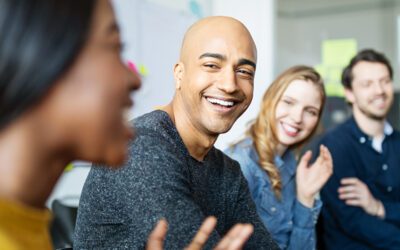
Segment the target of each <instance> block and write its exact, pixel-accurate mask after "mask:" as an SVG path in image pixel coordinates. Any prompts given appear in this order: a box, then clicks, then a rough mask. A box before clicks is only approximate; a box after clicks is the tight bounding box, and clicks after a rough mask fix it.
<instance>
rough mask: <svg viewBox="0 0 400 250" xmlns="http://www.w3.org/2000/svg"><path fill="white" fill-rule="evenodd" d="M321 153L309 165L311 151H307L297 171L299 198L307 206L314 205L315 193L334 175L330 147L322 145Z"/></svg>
mask: <svg viewBox="0 0 400 250" xmlns="http://www.w3.org/2000/svg"><path fill="white" fill-rule="evenodd" d="M319 150H320V154H319V156H318V158H317V159H316V160H315V162H314V163H313V164H312V165H311V166H309V164H308V163H309V161H310V159H311V156H312V153H311V151H307V152H306V153H305V154H304V155H303V157H301V159H300V163H299V165H298V166H297V171H296V188H297V199H298V200H299V201H300V202H301V203H302V204H303V205H304V206H306V207H310V208H311V207H313V205H314V199H315V195H316V194H317V193H318V192H319V191H320V190H321V188H322V187H323V186H324V184H325V183H326V182H327V181H328V179H329V177H330V176H331V175H332V171H333V163H332V156H331V153H330V152H329V150H328V148H327V147H325V146H323V145H321V146H320V149H319Z"/></svg>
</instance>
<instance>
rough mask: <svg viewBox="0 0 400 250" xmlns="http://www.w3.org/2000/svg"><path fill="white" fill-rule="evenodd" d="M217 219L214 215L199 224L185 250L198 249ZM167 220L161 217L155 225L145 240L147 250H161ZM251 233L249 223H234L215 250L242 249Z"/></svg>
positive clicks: (205, 240)
mask: <svg viewBox="0 0 400 250" xmlns="http://www.w3.org/2000/svg"><path fill="white" fill-rule="evenodd" d="M216 224H217V219H216V218H215V217H212V216H210V217H208V218H207V219H206V220H205V221H204V222H203V224H202V225H201V227H200V229H199V231H198V232H197V234H196V235H195V237H194V238H193V240H192V242H191V243H190V245H189V246H187V247H186V248H185V250H200V249H202V248H203V246H204V244H205V243H206V242H207V239H208V237H210V234H211V233H212V231H213V230H214V228H215V225H216ZM167 228H168V225H167V222H166V220H164V219H162V220H161V221H159V222H158V224H157V226H156V227H155V228H154V230H153V231H152V232H151V234H150V236H149V239H148V240H147V245H146V249H147V250H161V249H163V245H164V244H163V243H164V238H165V235H166V233H167ZM252 233H253V226H252V225H250V224H236V225H235V226H234V227H233V228H232V229H231V230H229V232H228V233H227V234H226V235H225V237H224V238H222V239H221V241H220V242H219V243H218V245H217V246H216V247H215V250H238V249H242V247H243V245H244V243H245V242H246V241H247V240H248V239H249V237H250V235H251V234H252Z"/></svg>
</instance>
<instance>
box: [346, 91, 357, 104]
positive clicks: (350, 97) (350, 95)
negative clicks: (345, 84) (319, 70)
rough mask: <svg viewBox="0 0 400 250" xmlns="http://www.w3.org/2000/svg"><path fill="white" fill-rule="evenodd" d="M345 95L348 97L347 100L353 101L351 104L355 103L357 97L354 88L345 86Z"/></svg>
mask: <svg viewBox="0 0 400 250" xmlns="http://www.w3.org/2000/svg"><path fill="white" fill-rule="evenodd" d="M344 96H345V97H346V101H347V102H348V103H351V104H353V103H354V99H355V97H354V93H353V90H352V89H349V88H344Z"/></svg>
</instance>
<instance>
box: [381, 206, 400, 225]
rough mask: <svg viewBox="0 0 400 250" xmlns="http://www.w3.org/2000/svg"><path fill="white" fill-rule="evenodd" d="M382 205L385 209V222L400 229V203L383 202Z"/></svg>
mask: <svg viewBox="0 0 400 250" xmlns="http://www.w3.org/2000/svg"><path fill="white" fill-rule="evenodd" d="M382 204H383V206H384V207H385V221H387V222H390V223H393V224H395V225H396V226H397V227H400V212H399V211H400V202H396V201H382Z"/></svg>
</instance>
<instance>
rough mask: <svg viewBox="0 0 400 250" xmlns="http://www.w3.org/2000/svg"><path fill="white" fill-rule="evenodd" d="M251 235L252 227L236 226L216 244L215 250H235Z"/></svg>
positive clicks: (245, 225) (248, 225)
mask: <svg viewBox="0 0 400 250" xmlns="http://www.w3.org/2000/svg"><path fill="white" fill-rule="evenodd" d="M252 233H253V226H252V225H250V224H236V225H235V226H234V227H233V228H232V229H231V230H229V232H228V233H227V234H226V235H225V236H224V238H222V240H221V241H220V242H219V243H218V245H217V246H216V248H215V250H237V249H242V247H243V245H244V244H245V243H246V241H247V240H248V239H249V237H250V235H251V234H252Z"/></svg>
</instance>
